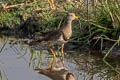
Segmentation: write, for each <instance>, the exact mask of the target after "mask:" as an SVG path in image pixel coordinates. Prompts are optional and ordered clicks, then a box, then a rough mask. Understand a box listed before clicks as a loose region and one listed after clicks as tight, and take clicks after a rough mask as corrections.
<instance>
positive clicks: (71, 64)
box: [0, 40, 120, 80]
mask: <svg viewBox="0 0 120 80" xmlns="http://www.w3.org/2000/svg"><path fill="white" fill-rule="evenodd" d="M0 50H1V52H0V71H1V74H0V80H7V78H8V80H51V79H50V78H48V77H47V76H45V75H42V74H39V73H37V72H36V71H35V70H34V69H33V68H35V67H40V68H47V67H48V63H50V62H51V60H52V58H51V57H52V55H51V54H50V53H49V52H48V51H47V50H43V51H40V50H39V49H36V50H35V49H34V48H33V46H32V47H31V46H29V45H26V44H22V43H21V42H16V40H13V41H11V40H8V41H7V42H6V40H2V41H1V43H0ZM58 53H59V52H58ZM96 54H98V53H97V52H96ZM59 58H60V57H58V64H59V67H60V66H62V64H61V61H60V60H59ZM108 63H109V64H110V65H108V64H106V63H105V62H104V61H103V60H102V58H101V56H100V55H99V56H98V55H97V56H96V55H92V54H91V52H90V51H88V50H85V49H79V50H75V51H73V50H71V51H70V50H69V51H67V50H66V52H65V64H66V67H67V69H68V70H69V71H70V72H71V73H73V74H74V76H75V78H76V80H119V76H120V75H119V70H120V62H119V61H118V60H114V59H109V60H108ZM111 66H112V67H111ZM116 71H118V72H116Z"/></svg>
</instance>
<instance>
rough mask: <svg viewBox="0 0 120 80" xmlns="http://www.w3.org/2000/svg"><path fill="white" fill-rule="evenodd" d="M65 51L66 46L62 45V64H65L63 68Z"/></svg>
mask: <svg viewBox="0 0 120 80" xmlns="http://www.w3.org/2000/svg"><path fill="white" fill-rule="evenodd" d="M63 49H64V44H62V48H61V56H62V64H63V66H64V67H65V64H64V53H63Z"/></svg>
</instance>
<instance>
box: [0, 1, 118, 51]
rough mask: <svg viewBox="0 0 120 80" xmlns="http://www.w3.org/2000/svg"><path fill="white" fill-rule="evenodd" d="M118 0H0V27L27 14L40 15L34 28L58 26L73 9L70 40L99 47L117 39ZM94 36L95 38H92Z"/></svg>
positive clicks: (17, 22)
mask: <svg viewBox="0 0 120 80" xmlns="http://www.w3.org/2000/svg"><path fill="white" fill-rule="evenodd" d="M119 3H120V2H119V0H115V1H113V0H112V1H111V2H110V1H108V0H105V1H104V2H103V1H101V0H98V2H97V3H96V2H91V4H86V3H85V2H83V3H80V2H72V3H65V2H61V1H60V0H57V1H54V2H52V0H51V2H49V1H48V0H44V1H43V0H42V1H39V0H14V1H10V0H5V1H3V0H2V1H1V2H0V4H1V6H0V9H1V12H0V15H1V16H0V27H2V28H4V27H6V26H7V27H9V28H12V29H14V28H17V27H19V25H21V24H22V23H24V21H26V20H27V19H28V18H29V17H32V16H35V17H41V22H39V23H38V24H37V25H38V26H37V27H38V28H37V29H39V30H44V31H47V30H52V29H58V28H59V27H60V25H61V22H62V21H63V19H64V16H65V15H66V13H67V12H74V13H76V15H77V16H79V20H77V21H74V23H73V37H72V39H71V40H70V41H71V42H82V44H83V45H93V44H94V46H95V45H97V46H99V47H100V49H101V50H102V48H103V46H104V43H105V42H106V41H112V42H113V43H114V42H115V43H116V42H117V40H119V31H120V13H119V11H120V4H119ZM11 5H12V6H14V7H11ZM53 7H54V8H53ZM51 8H53V9H51ZM95 37H96V39H94V40H93V38H95ZM97 37H100V38H97ZM106 37H108V38H109V39H106ZM118 44H119V43H118ZM113 48H114V47H113Z"/></svg>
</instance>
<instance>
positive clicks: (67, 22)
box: [61, 20, 72, 30]
mask: <svg viewBox="0 0 120 80" xmlns="http://www.w3.org/2000/svg"><path fill="white" fill-rule="evenodd" d="M65 28H69V29H71V28H72V20H67V21H65V22H64V24H63V26H62V27H61V30H62V29H65Z"/></svg>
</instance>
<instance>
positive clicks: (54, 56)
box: [50, 48, 58, 68]
mask: <svg viewBox="0 0 120 80" xmlns="http://www.w3.org/2000/svg"><path fill="white" fill-rule="evenodd" d="M50 52H51V53H52V55H53V61H52V63H51V68H52V67H53V63H54V61H55V63H56V67H58V64H57V58H56V54H55V53H54V51H53V49H52V48H50Z"/></svg>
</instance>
